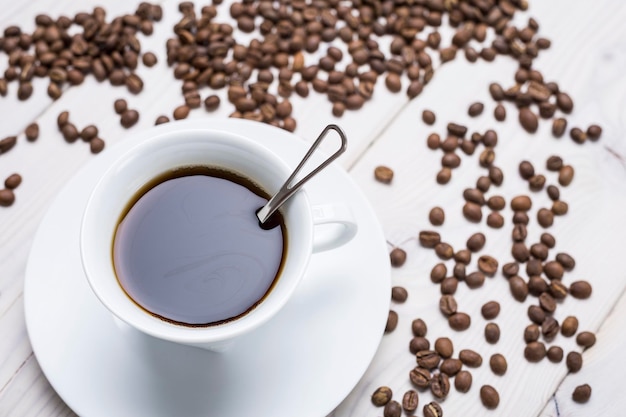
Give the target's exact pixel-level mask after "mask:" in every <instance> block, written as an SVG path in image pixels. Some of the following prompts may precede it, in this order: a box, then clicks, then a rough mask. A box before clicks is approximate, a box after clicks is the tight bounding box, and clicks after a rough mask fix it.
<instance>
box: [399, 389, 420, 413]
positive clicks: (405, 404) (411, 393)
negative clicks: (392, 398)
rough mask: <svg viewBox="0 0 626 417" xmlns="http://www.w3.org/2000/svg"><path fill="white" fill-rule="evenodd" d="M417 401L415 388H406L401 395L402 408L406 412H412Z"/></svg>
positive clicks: (415, 408)
mask: <svg viewBox="0 0 626 417" xmlns="http://www.w3.org/2000/svg"><path fill="white" fill-rule="evenodd" d="M418 403H419V396H418V394H417V391H415V390H408V391H407V392H405V393H404V395H403V396H402V408H403V409H404V411H405V412H406V413H413V412H414V411H415V410H417V405H418Z"/></svg>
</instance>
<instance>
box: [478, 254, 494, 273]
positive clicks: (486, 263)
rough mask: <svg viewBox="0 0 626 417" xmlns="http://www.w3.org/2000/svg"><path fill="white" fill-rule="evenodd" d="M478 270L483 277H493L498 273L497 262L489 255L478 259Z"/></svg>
mask: <svg viewBox="0 0 626 417" xmlns="http://www.w3.org/2000/svg"><path fill="white" fill-rule="evenodd" d="M478 269H480V270H481V271H482V272H483V273H484V274H485V275H488V276H493V275H494V274H495V273H496V272H497V271H498V261H497V260H496V259H495V258H493V257H492V256H489V255H483V256H481V257H480V258H478Z"/></svg>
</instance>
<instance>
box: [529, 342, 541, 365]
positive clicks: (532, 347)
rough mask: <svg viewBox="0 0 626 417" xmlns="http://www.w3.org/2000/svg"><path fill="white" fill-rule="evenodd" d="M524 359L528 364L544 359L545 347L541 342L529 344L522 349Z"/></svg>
mask: <svg viewBox="0 0 626 417" xmlns="http://www.w3.org/2000/svg"><path fill="white" fill-rule="evenodd" d="M524 357H525V358H526V360H527V361H528V362H540V361H541V360H542V359H543V358H545V357H546V345H544V344H543V343H542V342H530V343H528V344H527V345H526V347H525V348H524Z"/></svg>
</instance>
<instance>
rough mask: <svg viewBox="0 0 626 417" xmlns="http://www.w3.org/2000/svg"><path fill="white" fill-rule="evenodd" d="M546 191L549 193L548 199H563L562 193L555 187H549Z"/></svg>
mask: <svg viewBox="0 0 626 417" xmlns="http://www.w3.org/2000/svg"><path fill="white" fill-rule="evenodd" d="M546 191H547V192H548V197H550V199H551V200H552V201H557V200H558V199H559V198H560V197H561V192H560V191H559V188H558V187H557V186H555V185H548V188H547V189H546Z"/></svg>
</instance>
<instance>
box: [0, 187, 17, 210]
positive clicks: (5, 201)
mask: <svg viewBox="0 0 626 417" xmlns="http://www.w3.org/2000/svg"><path fill="white" fill-rule="evenodd" d="M14 202H15V193H14V192H13V190H11V189H9V188H5V189H2V190H0V206H2V207H9V206H11V205H12V204H13V203H14Z"/></svg>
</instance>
